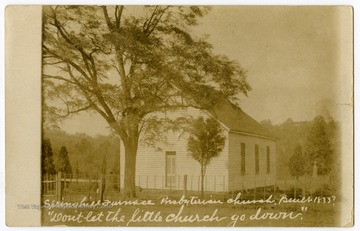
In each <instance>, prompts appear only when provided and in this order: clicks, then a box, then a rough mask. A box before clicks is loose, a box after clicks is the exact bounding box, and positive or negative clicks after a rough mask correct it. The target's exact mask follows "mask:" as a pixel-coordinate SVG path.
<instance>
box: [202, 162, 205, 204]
mask: <svg viewBox="0 0 360 231" xmlns="http://www.w3.org/2000/svg"><path fill="white" fill-rule="evenodd" d="M204 178H205V174H204V166H203V165H201V198H204Z"/></svg>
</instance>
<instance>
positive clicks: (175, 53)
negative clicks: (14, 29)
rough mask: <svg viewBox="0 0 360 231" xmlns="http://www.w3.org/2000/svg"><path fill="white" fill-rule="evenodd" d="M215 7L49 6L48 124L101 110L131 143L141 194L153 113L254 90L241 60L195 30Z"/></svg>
mask: <svg viewBox="0 0 360 231" xmlns="http://www.w3.org/2000/svg"><path fill="white" fill-rule="evenodd" d="M208 11H209V8H208V7H198V6H187V7H184V6H144V7H139V6H137V7H131V6H127V7H124V6H49V7H45V8H44V14H43V22H44V25H43V66H44V68H43V70H44V72H43V86H44V87H43V88H44V94H45V95H46V97H45V100H44V107H43V108H44V110H43V112H44V118H45V122H46V126H47V124H49V123H52V122H54V121H57V120H58V119H63V118H66V117H68V116H71V115H73V114H75V113H78V112H80V111H84V110H87V111H92V112H96V113H99V114H100V115H101V116H102V117H103V118H104V119H105V120H106V121H107V123H108V124H109V126H110V127H111V128H112V129H113V130H114V131H115V132H116V134H118V135H119V136H120V137H121V140H122V141H123V142H124V146H125V153H126V155H125V156H126V157H125V158H126V162H127V163H126V165H125V168H126V171H125V172H126V174H127V175H126V176H125V191H126V192H127V194H129V196H134V195H135V194H134V192H135V162H136V152H137V145H138V142H139V137H140V133H141V132H144V131H142V130H141V128H142V124H143V123H144V122H146V120H147V119H149V118H151V116H148V115H150V114H152V113H156V112H165V111H167V110H177V109H181V108H184V107H197V108H210V107H212V106H213V105H214V104H216V103H218V102H220V101H222V100H232V101H233V102H235V101H236V100H237V97H238V96H239V93H243V94H245V95H246V94H247V92H248V91H249V90H250V86H249V85H248V83H247V81H246V72H245V70H243V69H242V68H241V67H240V65H239V64H238V63H237V62H235V61H232V60H229V59H228V58H227V57H225V56H221V55H216V54H213V52H212V46H211V44H209V43H208V42H206V41H205V39H199V38H194V37H193V36H191V34H190V33H189V29H190V27H192V26H195V25H196V24H197V21H198V19H199V18H200V17H203V16H205V15H206V14H207V13H208ZM184 99H186V100H184ZM154 126H155V127H154ZM158 126H163V124H159V123H157V124H156V123H153V121H152V123H151V126H150V127H152V128H153V129H155V130H156V129H158V128H157V127H158ZM130 194H131V195H130Z"/></svg>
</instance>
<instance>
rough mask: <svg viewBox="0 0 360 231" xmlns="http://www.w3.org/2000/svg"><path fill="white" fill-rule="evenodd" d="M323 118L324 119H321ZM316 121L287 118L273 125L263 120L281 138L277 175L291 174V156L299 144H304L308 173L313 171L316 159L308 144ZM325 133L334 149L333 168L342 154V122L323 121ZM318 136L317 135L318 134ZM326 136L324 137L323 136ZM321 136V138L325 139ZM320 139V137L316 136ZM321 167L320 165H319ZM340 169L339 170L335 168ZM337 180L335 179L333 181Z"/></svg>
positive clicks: (281, 176)
mask: <svg viewBox="0 0 360 231" xmlns="http://www.w3.org/2000/svg"><path fill="white" fill-rule="evenodd" d="M319 118H320V117H319ZM320 120H323V119H320ZM314 121H315V119H314ZM314 121H301V122H295V121H293V120H292V119H287V120H286V121H285V122H283V123H281V124H278V125H273V124H272V123H271V121H269V120H266V121H262V122H261V124H262V125H263V126H265V127H266V128H267V129H268V130H269V131H271V132H272V133H273V134H274V135H275V136H276V137H277V138H278V139H279V140H278V142H277V146H278V147H277V176H278V177H279V178H287V177H288V176H289V175H290V174H291V171H290V168H289V162H290V158H291V156H292V155H293V153H294V149H295V147H296V146H297V145H300V146H302V147H303V148H302V152H303V156H304V158H305V159H306V162H305V170H306V173H311V171H312V166H313V164H314V159H312V158H310V157H309V156H308V155H307V153H306V152H307V145H309V144H310V143H309V142H310V140H311V139H312V138H310V137H312V136H314V135H315V134H313V135H310V133H312V129H313V126H314ZM321 123H322V127H323V128H322V129H321V130H322V131H323V135H324V134H326V137H327V138H326V139H328V142H329V146H328V147H330V149H331V150H332V157H331V158H333V160H332V162H333V164H330V165H331V166H332V168H335V166H336V164H335V165H334V162H336V159H337V158H338V157H339V156H340V151H341V150H340V147H341V143H340V142H341V140H340V138H339V126H340V123H339V122H336V121H334V120H333V119H331V118H329V120H328V121H324V120H323V122H321ZM316 136H317V135H316ZM323 138H324V137H323ZM323 138H321V139H323ZM316 139H319V138H316ZM318 167H319V166H318ZM319 170H320V169H319ZM333 170H334V169H333ZM335 171H338V170H335ZM324 174H325V173H324ZM330 175H331V176H334V177H333V178H334V179H335V178H336V177H335V176H336V174H335V173H333V172H332V171H330ZM333 182H335V180H334V181H333Z"/></svg>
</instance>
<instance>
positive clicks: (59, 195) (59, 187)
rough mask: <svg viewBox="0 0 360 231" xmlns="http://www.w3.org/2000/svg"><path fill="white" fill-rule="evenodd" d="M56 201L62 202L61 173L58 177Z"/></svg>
mask: <svg viewBox="0 0 360 231" xmlns="http://www.w3.org/2000/svg"><path fill="white" fill-rule="evenodd" d="M56 199H57V200H58V201H62V189H61V172H58V174H57V175H56Z"/></svg>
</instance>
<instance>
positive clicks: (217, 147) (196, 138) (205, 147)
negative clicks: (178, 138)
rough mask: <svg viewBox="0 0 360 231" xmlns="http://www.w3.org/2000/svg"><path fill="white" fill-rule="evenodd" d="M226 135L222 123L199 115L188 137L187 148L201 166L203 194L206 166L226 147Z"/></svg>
mask: <svg viewBox="0 0 360 231" xmlns="http://www.w3.org/2000/svg"><path fill="white" fill-rule="evenodd" d="M225 139H226V138H225V136H224V135H223V130H222V128H221V126H220V124H219V123H218V122H217V121H216V120H214V119H212V118H207V119H206V120H204V118H203V117H199V118H198V119H197V120H195V121H194V123H193V127H192V130H191V133H190V137H189V139H188V144H187V150H188V151H189V153H190V154H191V156H192V157H193V158H194V159H195V160H196V161H197V162H199V164H200V166H201V194H202V195H203V194H204V177H205V174H206V166H207V165H208V164H209V163H210V161H211V159H213V158H214V157H217V156H219V154H220V153H221V151H222V150H223V148H224V144H225Z"/></svg>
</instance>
